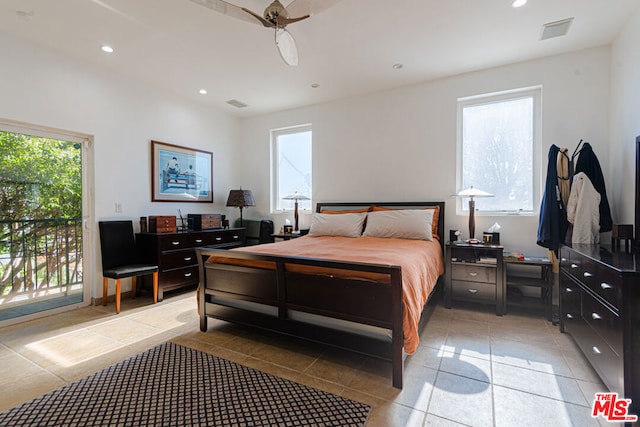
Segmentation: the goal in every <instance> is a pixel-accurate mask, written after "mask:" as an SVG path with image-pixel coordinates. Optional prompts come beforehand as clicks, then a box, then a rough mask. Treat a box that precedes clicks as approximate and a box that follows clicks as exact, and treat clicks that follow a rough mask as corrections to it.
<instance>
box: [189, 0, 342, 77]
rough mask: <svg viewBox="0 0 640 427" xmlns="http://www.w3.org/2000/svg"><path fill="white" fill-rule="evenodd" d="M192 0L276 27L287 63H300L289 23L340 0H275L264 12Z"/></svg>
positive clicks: (214, 0)
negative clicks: (290, 0)
mask: <svg viewBox="0 0 640 427" xmlns="http://www.w3.org/2000/svg"><path fill="white" fill-rule="evenodd" d="M191 1H192V2H194V3H197V4H200V5H202V6H205V7H208V8H209V9H212V10H215V11H216V12H220V13H224V14H225V15H229V16H233V17H234V18H238V19H242V20H243V21H248V22H252V23H254V24H258V25H263V26H264V27H266V28H273V29H274V32H275V42H276V46H277V47H278V52H280V56H281V57H282V60H283V61H284V62H286V63H287V64H288V65H291V66H296V65H298V48H297V47H296V42H295V40H294V39H293V36H292V35H291V33H290V32H289V31H288V30H287V28H286V27H287V25H289V24H293V23H294V22H298V21H302V20H304V19H307V18H309V17H310V16H311V15H313V14H316V13H318V12H321V11H323V10H324V9H327V8H329V7H331V6H333V5H334V4H336V3H338V2H339V1H341V0H293V1H292V2H291V3H289V5H288V6H287V7H284V6H283V5H282V3H280V1H279V0H274V1H273V2H272V3H271V4H269V6H267V8H266V9H265V10H264V13H263V14H262V15H260V14H258V13H256V12H253V11H251V10H249V9H247V8H246V7H240V6H236V5H234V4H231V3H228V2H226V1H223V0H191Z"/></svg>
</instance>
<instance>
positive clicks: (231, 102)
mask: <svg viewBox="0 0 640 427" xmlns="http://www.w3.org/2000/svg"><path fill="white" fill-rule="evenodd" d="M227 104H229V105H233V106H234V107H236V108H244V107H248V105H247V104H245V103H244V102H241V101H238V100H237V99H230V100H228V101H227Z"/></svg>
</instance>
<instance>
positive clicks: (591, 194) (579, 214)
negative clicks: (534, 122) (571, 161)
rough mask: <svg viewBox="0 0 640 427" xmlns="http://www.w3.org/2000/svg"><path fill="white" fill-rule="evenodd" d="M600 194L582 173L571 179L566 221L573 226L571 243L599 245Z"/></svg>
mask: <svg viewBox="0 0 640 427" xmlns="http://www.w3.org/2000/svg"><path fill="white" fill-rule="evenodd" d="M599 206H600V193H598V192H597V191H596V189H595V188H594V187H593V184H592V183H591V180H590V179H589V177H588V176H587V175H586V174H585V173H584V172H579V173H577V174H575V175H574V177H573V185H572V186H571V194H570V195H569V201H568V203H567V219H568V220H569V222H570V223H571V224H573V234H572V236H571V242H572V243H591V244H595V243H600V209H599Z"/></svg>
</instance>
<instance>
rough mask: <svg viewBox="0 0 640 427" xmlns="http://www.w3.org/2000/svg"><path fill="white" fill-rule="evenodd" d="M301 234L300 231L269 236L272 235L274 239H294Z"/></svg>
mask: <svg viewBox="0 0 640 427" xmlns="http://www.w3.org/2000/svg"><path fill="white" fill-rule="evenodd" d="M300 236H302V234H300V233H286V234H284V233H276V234H272V235H271V237H273V238H274V239H282V240H291V239H295V238H298V237H300Z"/></svg>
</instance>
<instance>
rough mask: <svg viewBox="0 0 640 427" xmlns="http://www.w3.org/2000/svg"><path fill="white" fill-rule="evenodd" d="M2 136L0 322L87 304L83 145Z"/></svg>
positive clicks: (1, 131)
mask: <svg viewBox="0 0 640 427" xmlns="http://www.w3.org/2000/svg"><path fill="white" fill-rule="evenodd" d="M7 128H8V127H7V126H4V127H3V128H0V322H2V321H6V320H10V319H16V318H20V317H23V316H33V315H34V314H35V313H39V312H44V311H48V310H52V309H60V307H64V306H70V305H74V304H79V303H82V302H83V301H84V299H85V292H84V272H85V269H84V268H83V265H84V250H83V249H84V244H83V240H84V227H83V152H84V148H85V146H86V145H88V141H87V140H85V139H83V138H81V137H74V136H73V135H66V136H67V137H66V138H65V139H59V138H57V137H56V136H58V135H55V133H53V132H52V133H51V134H50V135H47V132H42V131H37V132H34V133H36V134H37V135H32V134H29V133H28V132H29V129H28V128H26V129H24V130H23V131H22V132H16V131H15V130H14V129H11V130H6V129H7ZM9 128H10V127H9ZM21 130H22V129H21ZM63 136H65V135H63ZM67 139H72V140H67Z"/></svg>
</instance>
